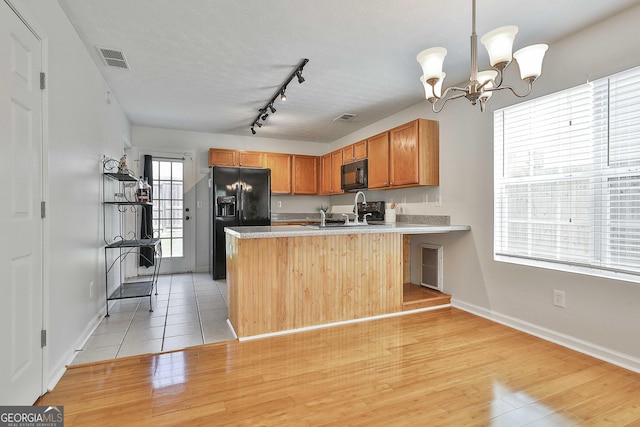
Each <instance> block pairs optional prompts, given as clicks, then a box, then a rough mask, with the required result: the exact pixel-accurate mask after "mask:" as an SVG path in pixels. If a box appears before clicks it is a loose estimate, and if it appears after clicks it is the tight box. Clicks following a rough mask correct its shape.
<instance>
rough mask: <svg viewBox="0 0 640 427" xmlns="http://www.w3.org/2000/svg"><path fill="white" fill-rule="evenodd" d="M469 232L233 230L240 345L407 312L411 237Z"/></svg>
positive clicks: (232, 291)
mask: <svg viewBox="0 0 640 427" xmlns="http://www.w3.org/2000/svg"><path fill="white" fill-rule="evenodd" d="M468 230H470V227H469V226H465V225H458V226H456V225H453V226H450V225H438V226H432V225H419V224H400V223H398V224H388V225H371V226H365V227H342V228H340V227H336V228H325V229H319V228H318V227H317V226H316V227H314V226H304V225H293V226H261V227H230V228H226V240H227V248H226V256H227V285H228V289H229V294H228V295H229V296H228V304H229V321H230V322H231V325H232V326H233V328H234V330H235V332H236V334H237V336H238V337H239V338H246V337H251V336H256V335H263V334H269V333H275V332H281V331H286V330H293V329H299V328H305V327H310V326H317V325H323V324H329V323H334V322H340V321H346V320H353V319H360V318H365V317H371V316H379V315H385V314H391V313H397V312H401V311H402V302H403V301H402V298H403V297H402V288H403V278H404V277H405V276H406V274H405V271H406V269H407V268H408V262H409V261H408V258H407V254H406V251H407V249H406V245H405V244H403V242H406V241H407V240H406V239H405V236H408V235H414V234H432V233H448V232H456V231H468Z"/></svg>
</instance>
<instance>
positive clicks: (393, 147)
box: [389, 121, 420, 186]
mask: <svg viewBox="0 0 640 427" xmlns="http://www.w3.org/2000/svg"><path fill="white" fill-rule="evenodd" d="M418 150H419V147H418V122H417V121H413V122H410V123H407V124H406V125H402V126H398V127H397V128H394V129H391V130H390V131H389V179H390V181H389V182H390V185H391V186H399V185H411V184H418V183H419V182H420V178H419V167H420V162H419V156H418Z"/></svg>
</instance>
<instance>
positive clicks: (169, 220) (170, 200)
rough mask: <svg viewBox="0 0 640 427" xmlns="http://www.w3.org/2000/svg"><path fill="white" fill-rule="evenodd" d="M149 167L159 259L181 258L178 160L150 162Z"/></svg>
mask: <svg viewBox="0 0 640 427" xmlns="http://www.w3.org/2000/svg"><path fill="white" fill-rule="evenodd" d="M152 165H153V176H154V181H153V193H152V194H153V229H154V230H156V231H158V232H159V233H160V241H161V243H162V257H163V258H174V257H182V256H183V255H184V254H183V218H182V211H183V204H184V201H183V199H184V194H183V191H184V189H183V181H184V171H183V164H182V160H153V163H152ZM156 177H157V178H156Z"/></svg>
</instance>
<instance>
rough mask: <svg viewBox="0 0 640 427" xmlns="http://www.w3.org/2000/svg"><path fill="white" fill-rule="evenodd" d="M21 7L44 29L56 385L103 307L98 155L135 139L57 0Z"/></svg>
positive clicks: (51, 354)
mask: <svg viewBox="0 0 640 427" xmlns="http://www.w3.org/2000/svg"><path fill="white" fill-rule="evenodd" d="M22 3H23V4H24V5H25V6H26V7H27V9H28V10H29V12H30V13H31V15H32V16H33V18H34V19H35V20H36V21H37V23H38V25H39V26H40V27H42V28H43V29H44V31H45V32H46V37H47V40H46V43H47V45H48V52H47V53H48V62H47V63H48V87H47V97H48V105H47V106H45V110H46V112H47V113H48V123H49V132H48V135H47V138H48V146H47V148H48V161H47V166H46V167H47V169H48V177H47V178H48V179H46V183H45V191H46V192H47V194H46V200H47V202H48V218H47V219H46V223H45V224H46V230H47V237H46V255H47V259H46V260H45V263H46V266H45V268H46V269H47V270H48V271H47V274H46V276H45V280H46V282H47V284H48V294H49V301H48V302H49V304H48V312H49V316H48V326H47V327H48V331H49V333H48V336H49V340H48V341H49V344H48V349H47V352H48V358H47V361H46V363H47V364H48V366H49V378H47V379H45V380H46V381H47V383H49V384H51V383H52V382H55V381H56V380H57V378H58V377H59V376H60V375H61V374H62V372H63V371H64V366H65V364H67V363H69V362H70V358H71V356H72V351H73V349H75V348H77V346H78V345H79V344H80V343H81V342H82V340H83V339H85V338H86V336H87V333H88V332H89V330H90V327H91V324H92V322H95V321H98V320H100V319H101V314H100V312H101V310H104V301H105V295H104V294H105V292H104V266H103V264H104V261H103V251H102V247H103V246H104V242H103V236H102V205H101V194H100V192H101V188H102V187H101V183H102V181H101V163H100V156H101V155H103V154H107V155H110V156H118V157H119V156H120V155H121V154H122V153H123V150H124V141H125V140H130V138H131V134H130V125H129V122H128V120H127V118H126V117H125V115H124V114H123V111H122V109H121V108H120V107H119V105H118V103H117V100H116V99H115V98H114V99H113V102H112V103H111V104H107V103H106V101H105V92H106V91H107V90H108V87H107V86H106V84H105V82H104V80H103V78H102V76H101V74H100V72H99V71H98V69H97V68H96V66H95V64H94V63H93V61H92V60H91V59H90V57H89V54H88V53H87V51H86V48H85V46H84V45H83V44H82V42H81V41H80V39H79V37H78V35H77V34H76V32H75V30H74V29H73V27H72V26H71V24H70V23H69V21H68V19H67V17H66V15H65V14H64V13H63V11H62V9H61V8H60V7H59V5H58V3H57V2H55V1H41V0H23V2H22ZM91 282H93V283H94V292H93V296H92V297H91V298H90V296H89V283H91Z"/></svg>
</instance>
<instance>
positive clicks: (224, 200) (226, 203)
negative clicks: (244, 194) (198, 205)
mask: <svg viewBox="0 0 640 427" xmlns="http://www.w3.org/2000/svg"><path fill="white" fill-rule="evenodd" d="M217 200H218V203H217V206H218V212H217V213H216V215H217V216H236V196H220V197H218V199H217Z"/></svg>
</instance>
